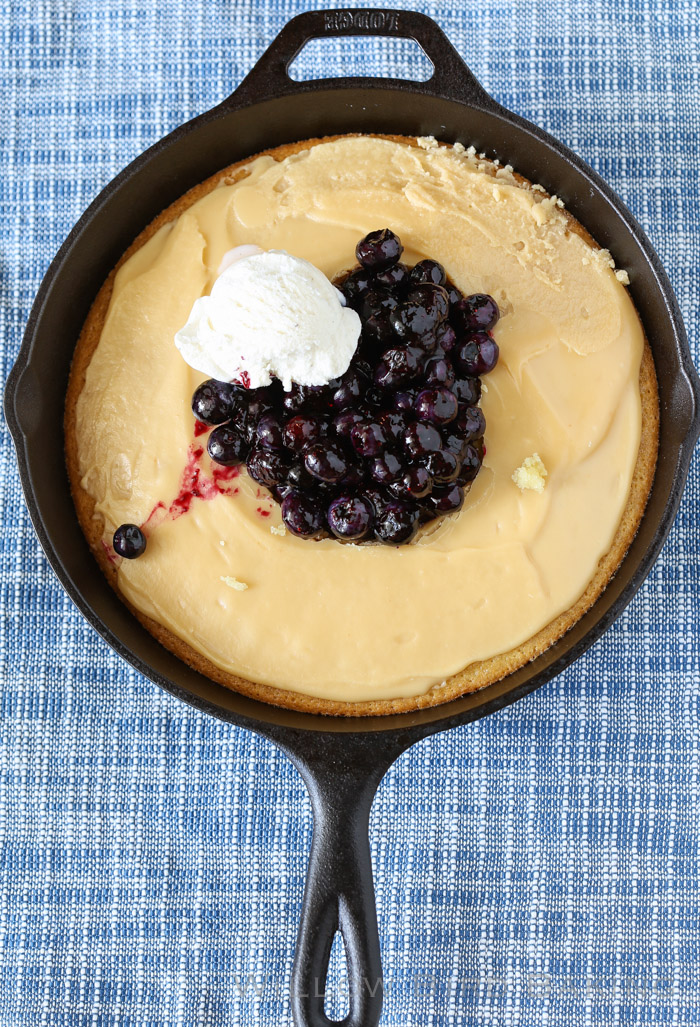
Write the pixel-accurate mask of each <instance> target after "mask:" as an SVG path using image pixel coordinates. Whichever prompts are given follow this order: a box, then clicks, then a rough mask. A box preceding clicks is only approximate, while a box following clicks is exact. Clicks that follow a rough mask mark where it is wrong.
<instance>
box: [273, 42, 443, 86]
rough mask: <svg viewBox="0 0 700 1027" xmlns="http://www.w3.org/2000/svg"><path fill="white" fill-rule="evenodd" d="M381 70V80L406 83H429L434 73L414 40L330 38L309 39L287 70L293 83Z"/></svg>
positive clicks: (420, 47)
mask: <svg viewBox="0 0 700 1027" xmlns="http://www.w3.org/2000/svg"><path fill="white" fill-rule="evenodd" d="M376 66H378V67H379V68H381V69H382V77H383V78H387V79H392V80H403V81H406V82H428V81H429V80H430V79H431V78H432V77H433V73H434V71H435V68H434V65H433V63H432V61H431V60H430V59H429V58H428V57H427V55H426V53H425V50H423V48H422V46H420V45H419V44H418V43H417V42H416V41H415V40H414V39H401V38H393V37H387V36H364V37H363V39H362V44H361V47H358V44H357V41H356V39H348V38H343V37H342V36H340V37H339V36H331V37H327V38H323V39H310V40H309V41H308V43H306V44H305V45H304V46H303V47H302V49H301V50H300V51H299V53H298V54H297V55H296V57H295V58H294V60H293V61H292V62H291V64H290V65H289V68H288V69H287V74H288V75H289V77H290V78H291V79H292V80H293V81H294V82H311V81H313V80H314V79H319V78H356V77H358V76H361V75H367V74H369V70H368V69H369V68H370V67H376Z"/></svg>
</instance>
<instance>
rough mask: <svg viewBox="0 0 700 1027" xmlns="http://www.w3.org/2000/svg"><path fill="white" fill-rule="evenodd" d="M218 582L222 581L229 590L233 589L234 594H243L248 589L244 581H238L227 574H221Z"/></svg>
mask: <svg viewBox="0 0 700 1027" xmlns="http://www.w3.org/2000/svg"><path fill="white" fill-rule="evenodd" d="M219 580H220V581H223V583H224V585H228V587H229V588H233V589H235V590H236V592H245V590H246V589H247V588H248V586H247V585H246V583H245V581H239V580H238V578H232V577H230V576H229V575H228V574H222V576H221V578H220V579H219Z"/></svg>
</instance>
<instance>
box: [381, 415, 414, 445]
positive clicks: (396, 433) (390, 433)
mask: <svg viewBox="0 0 700 1027" xmlns="http://www.w3.org/2000/svg"><path fill="white" fill-rule="evenodd" d="M409 409H410V408H409ZM378 421H379V423H380V424H381V426H382V428H383V430H384V434H385V436H386V438H387V439H393V440H394V442H399V441H401V439H403V437H404V433H405V431H406V426H407V424H408V421H407V419H406V417H404V415H403V414H401V413H398V412H394V411H393V410H385V411H383V412H382V413H381V414H380V415H379V417H378Z"/></svg>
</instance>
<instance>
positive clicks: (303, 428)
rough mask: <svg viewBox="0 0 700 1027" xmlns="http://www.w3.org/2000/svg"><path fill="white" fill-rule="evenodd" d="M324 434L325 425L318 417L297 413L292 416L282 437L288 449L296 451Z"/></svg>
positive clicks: (299, 451) (299, 450)
mask: <svg viewBox="0 0 700 1027" xmlns="http://www.w3.org/2000/svg"><path fill="white" fill-rule="evenodd" d="M322 434H323V426H322V424H321V422H320V421H319V419H318V418H317V417H306V416H305V415H304V414H297V415H296V416H295V417H290V419H289V420H288V421H287V423H286V424H285V426H284V429H283V432H282V438H283V440H284V444H285V446H287V447H288V449H292V450H294V452H295V453H301V451H302V450H303V449H304V448H305V447H306V446H308V444H309V443H310V442H316V441H317V440H318V439H320V438H321V435H322Z"/></svg>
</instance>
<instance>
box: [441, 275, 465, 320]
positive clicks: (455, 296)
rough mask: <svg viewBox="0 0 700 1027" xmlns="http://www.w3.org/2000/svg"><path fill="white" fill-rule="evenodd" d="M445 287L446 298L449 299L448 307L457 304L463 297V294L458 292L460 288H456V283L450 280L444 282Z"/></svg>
mask: <svg viewBox="0 0 700 1027" xmlns="http://www.w3.org/2000/svg"><path fill="white" fill-rule="evenodd" d="M445 288H446V289H447V296H448V299H449V301H450V307H455V306H457V304H458V303H459V301H460V300H463V299H464V294H463V293H462V292H460V290H459V289H458V288H457V286H456V285H454V283H453V282H450V281H448V282H446V283H445ZM450 313H451V311H450Z"/></svg>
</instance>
